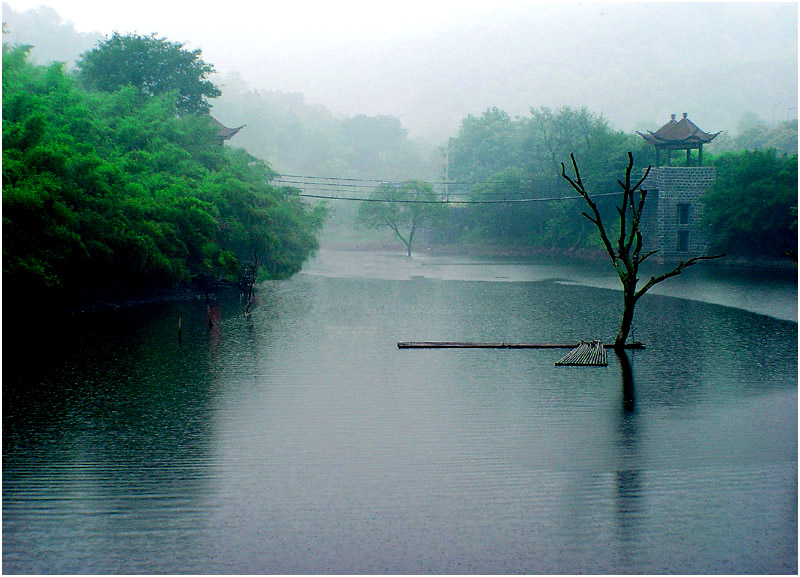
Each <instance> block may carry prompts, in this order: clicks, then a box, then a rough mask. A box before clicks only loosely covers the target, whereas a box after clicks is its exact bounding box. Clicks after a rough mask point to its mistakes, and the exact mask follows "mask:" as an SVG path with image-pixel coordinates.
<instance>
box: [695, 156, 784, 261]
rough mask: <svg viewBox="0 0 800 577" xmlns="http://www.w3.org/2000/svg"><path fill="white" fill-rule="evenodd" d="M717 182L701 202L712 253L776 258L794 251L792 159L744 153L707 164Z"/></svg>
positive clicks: (721, 157)
mask: <svg viewBox="0 0 800 577" xmlns="http://www.w3.org/2000/svg"><path fill="white" fill-rule="evenodd" d="M711 162H712V164H713V165H714V166H716V167H717V179H716V181H715V182H714V185H713V186H712V187H711V189H710V190H709V192H708V193H707V194H706V196H705V198H704V201H705V205H706V210H705V220H706V223H707V224H708V226H709V227H710V229H711V232H712V238H713V239H714V240H713V244H714V245H715V248H716V249H718V250H720V251H724V252H728V253H730V254H736V255H743V256H761V257H763V256H771V257H779V256H781V255H783V254H784V253H785V252H786V251H796V250H797V155H793V156H786V155H783V156H778V155H777V153H776V152H775V150H745V151H742V152H738V153H725V154H723V155H721V156H719V157H717V158H713V159H711Z"/></svg>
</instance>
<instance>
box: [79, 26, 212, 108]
mask: <svg viewBox="0 0 800 577" xmlns="http://www.w3.org/2000/svg"><path fill="white" fill-rule="evenodd" d="M201 54H202V52H201V51H200V50H192V51H189V50H185V49H184V48H183V45H182V44H179V43H177V42H170V41H169V40H167V39H166V38H157V37H156V35H155V34H151V35H149V36H141V35H139V34H126V35H122V34H119V33H118V32H114V34H112V35H111V37H110V38H107V39H106V40H104V41H103V42H101V43H100V44H99V45H98V46H97V47H96V48H94V49H92V50H90V51H88V52H86V53H84V54H83V55H82V56H81V58H80V59H79V60H78V62H77V64H76V66H77V70H78V78H79V79H80V81H81V83H82V84H83V86H85V87H86V88H88V89H91V90H102V91H107V92H115V91H117V90H119V89H120V88H123V87H125V86H129V85H130V86H134V87H136V88H138V89H139V90H140V91H141V92H142V94H145V95H148V96H157V95H162V94H174V99H175V109H176V110H177V111H178V112H179V113H181V114H191V113H194V112H208V111H209V108H210V106H209V103H208V100H207V99H209V98H216V97H217V96H219V95H220V94H221V92H220V90H219V89H218V88H217V87H216V86H215V85H214V83H213V82H211V81H210V80H208V77H209V76H210V75H211V74H212V73H213V72H214V67H213V66H211V65H210V64H207V63H206V62H204V61H203V59H202V58H201V57H200V56H201Z"/></svg>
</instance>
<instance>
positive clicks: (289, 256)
mask: <svg viewBox="0 0 800 577" xmlns="http://www.w3.org/2000/svg"><path fill="white" fill-rule="evenodd" d="M215 133H216V128H215V127H214V126H213V125H212V123H211V122H210V120H209V117H208V116H206V115H202V114H190V115H183V116H176V114H175V106H174V98H173V97H172V96H171V95H170V94H167V95H163V96H150V97H143V96H142V94H141V93H140V91H139V90H138V89H137V88H136V87H133V86H126V87H124V88H121V89H120V90H118V91H116V92H110V93H109V92H87V91H85V90H83V89H82V88H81V87H80V86H78V84H77V82H76V81H75V79H74V78H73V77H72V76H71V75H69V74H67V73H65V72H64V70H63V69H62V67H61V66H60V65H51V66H49V67H47V68H45V67H40V66H34V65H32V64H30V63H29V62H28V61H27V50H26V49H24V48H9V47H8V46H4V47H3V277H4V288H5V289H6V290H7V291H9V292H17V293H23V294H25V295H27V296H37V297H41V296H48V297H55V296H58V297H61V298H67V297H70V298H77V297H80V296H83V297H88V296H91V295H92V294H96V293H108V292H113V291H115V290H121V289H136V288H151V287H153V286H172V285H174V284H175V283H181V282H189V281H194V282H203V281H209V280H212V279H214V280H215V279H219V278H220V277H223V278H228V279H231V280H233V279H235V277H236V276H237V274H238V273H239V272H240V271H241V269H242V265H243V264H244V261H245V260H247V259H251V258H259V259H260V260H261V262H262V268H261V270H263V271H266V272H267V273H268V274H269V275H271V276H274V277H281V276H286V275H290V274H292V273H294V272H296V271H298V270H299V268H300V267H301V266H302V262H303V260H304V259H305V258H306V257H307V256H308V255H309V253H310V252H311V251H313V250H314V249H315V248H316V246H317V245H316V237H315V233H316V231H318V230H319V228H320V227H321V225H322V221H323V218H324V209H314V210H311V209H309V208H308V207H307V206H306V205H305V204H304V203H303V202H302V201H301V199H300V198H298V197H297V196H293V195H292V194H289V193H291V191H287V190H280V189H277V188H275V187H273V186H271V185H269V183H268V181H269V179H270V178H272V177H273V176H274V174H273V172H272V170H271V169H270V168H269V167H268V166H267V165H266V164H265V163H264V162H261V161H258V160H257V159H255V158H254V157H252V156H250V155H248V154H246V153H245V152H244V151H242V150H236V149H230V148H228V147H225V146H220V145H219V144H218V143H217V142H215V138H214V137H215Z"/></svg>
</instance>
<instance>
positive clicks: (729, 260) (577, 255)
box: [320, 240, 797, 275]
mask: <svg viewBox="0 0 800 577" xmlns="http://www.w3.org/2000/svg"><path fill="white" fill-rule="evenodd" d="M320 246H321V248H323V249H328V250H337V251H354V252H402V253H403V254H405V247H403V246H402V244H401V243H398V242H392V241H385V240H375V241H352V242H346V241H345V242H340V241H323V242H322V243H321V244H320ZM414 254H416V255H420V256H423V255H424V256H469V257H493V258H542V257H553V258H559V259H564V258H568V259H574V260H576V261H580V262H607V261H608V254H607V253H606V252H605V251H604V250H602V249H590V248H576V249H562V248H546V247H540V246H530V245H518V246H507V245H493V244H489V243H480V244H476V243H471V244H463V243H459V244H447V245H435V244H430V245H423V244H419V246H418V247H415V249H414V250H413V251H412V257H413V255H414ZM664 264H665V266H666V265H668V264H669V263H664ZM675 264H677V263H675ZM703 266H713V267H720V268H730V269H735V270H754V271H757V270H765V271H776V272H781V273H785V274H791V273H792V272H794V274H795V275H796V274H797V263H796V262H795V261H794V260H792V259H791V258H790V257H784V258H769V259H752V258H745V257H735V256H726V257H725V258H723V259H720V260H718V261H709V262H706V263H703Z"/></svg>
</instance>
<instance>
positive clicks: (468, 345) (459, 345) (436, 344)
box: [397, 341, 644, 349]
mask: <svg viewBox="0 0 800 577" xmlns="http://www.w3.org/2000/svg"><path fill="white" fill-rule="evenodd" d="M597 342H599V341H597ZM580 345H581V343H505V342H501V343H476V342H463V341H400V342H398V343H397V348H398V349H574V348H576V347H579V346H580ZM601 346H602V347H603V348H605V349H610V348H613V347H614V345H613V344H603V343H601ZM624 348H626V349H643V348H644V344H643V343H639V342H634V343H626V344H625V347H624Z"/></svg>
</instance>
